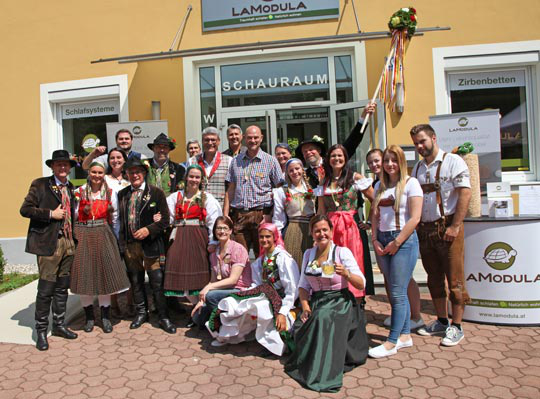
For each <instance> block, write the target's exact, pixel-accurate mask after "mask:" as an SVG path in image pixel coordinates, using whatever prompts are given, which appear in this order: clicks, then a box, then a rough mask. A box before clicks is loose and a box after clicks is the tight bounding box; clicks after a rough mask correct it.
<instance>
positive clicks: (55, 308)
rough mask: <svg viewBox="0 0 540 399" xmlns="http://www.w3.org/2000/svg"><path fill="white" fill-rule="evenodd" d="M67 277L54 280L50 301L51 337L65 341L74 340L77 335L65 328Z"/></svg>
mask: <svg viewBox="0 0 540 399" xmlns="http://www.w3.org/2000/svg"><path fill="white" fill-rule="evenodd" d="M68 288H69V276H62V277H57V278H56V286H55V287H54V296H53V301H52V312H53V328H52V335H55V336H57V337H62V338H65V339H75V338H77V334H76V333H74V332H73V331H71V330H70V329H68V328H67V327H66V307H67V299H68V292H67V290H68Z"/></svg>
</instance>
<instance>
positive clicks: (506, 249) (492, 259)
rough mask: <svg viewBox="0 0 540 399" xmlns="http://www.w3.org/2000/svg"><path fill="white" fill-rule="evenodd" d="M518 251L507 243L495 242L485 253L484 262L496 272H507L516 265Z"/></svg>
mask: <svg viewBox="0 0 540 399" xmlns="http://www.w3.org/2000/svg"><path fill="white" fill-rule="evenodd" d="M516 256H517V251H516V250H515V249H514V248H512V247H511V246H510V245H508V244H507V243H505V242H494V243H493V244H490V245H488V246H487V248H486V250H485V251H484V260H485V261H486V263H487V264H488V266H490V267H492V268H493V269H495V270H506V269H508V268H509V267H510V266H512V265H513V264H514V261H515V260H516Z"/></svg>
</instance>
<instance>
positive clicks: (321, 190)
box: [313, 177, 373, 197]
mask: <svg viewBox="0 0 540 399" xmlns="http://www.w3.org/2000/svg"><path fill="white" fill-rule="evenodd" d="M372 183H373V179H372V178H371V177H362V178H360V179H356V180H355V181H354V183H353V189H354V191H365V190H367V189H369V188H370V187H371V184H372ZM342 191H343V189H342V188H341V187H337V188H335V189H333V188H330V186H327V187H324V186H320V185H319V186H317V188H316V189H315V190H313V192H314V193H315V195H316V196H317V197H322V196H324V195H325V194H332V193H334V194H335V193H340V192H342Z"/></svg>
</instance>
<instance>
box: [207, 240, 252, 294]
mask: <svg viewBox="0 0 540 399" xmlns="http://www.w3.org/2000/svg"><path fill="white" fill-rule="evenodd" d="M220 250H221V249H220V246H219V245H218V246H217V248H216V250H215V251H214V252H212V253H211V254H210V266H211V267H212V270H213V272H214V274H215V275H216V276H219V275H220V274H221V279H225V278H227V277H229V276H230V275H231V269H232V267H233V266H235V265H238V266H242V267H243V268H244V270H243V271H242V274H241V275H240V278H239V279H238V281H237V282H236V285H235V286H234V288H238V289H240V290H245V289H247V288H249V287H250V286H251V266H250V264H249V255H248V252H247V251H246V249H245V248H244V246H243V245H242V244H239V243H237V242H236V241H233V240H229V242H228V243H227V251H226V253H225V257H224V258H223V262H222V261H220V260H219V257H218V255H219V252H220Z"/></svg>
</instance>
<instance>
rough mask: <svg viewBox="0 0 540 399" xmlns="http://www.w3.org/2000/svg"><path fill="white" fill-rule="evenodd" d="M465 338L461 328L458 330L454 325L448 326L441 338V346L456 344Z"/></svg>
mask: <svg viewBox="0 0 540 399" xmlns="http://www.w3.org/2000/svg"><path fill="white" fill-rule="evenodd" d="M463 338H465V334H464V333H463V330H460V329H459V328H457V327H456V326H452V325H451V326H450V327H448V328H447V329H446V334H445V336H444V338H443V339H441V345H443V346H456V345H457V344H459V343H460V342H461V340H462V339H463Z"/></svg>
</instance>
